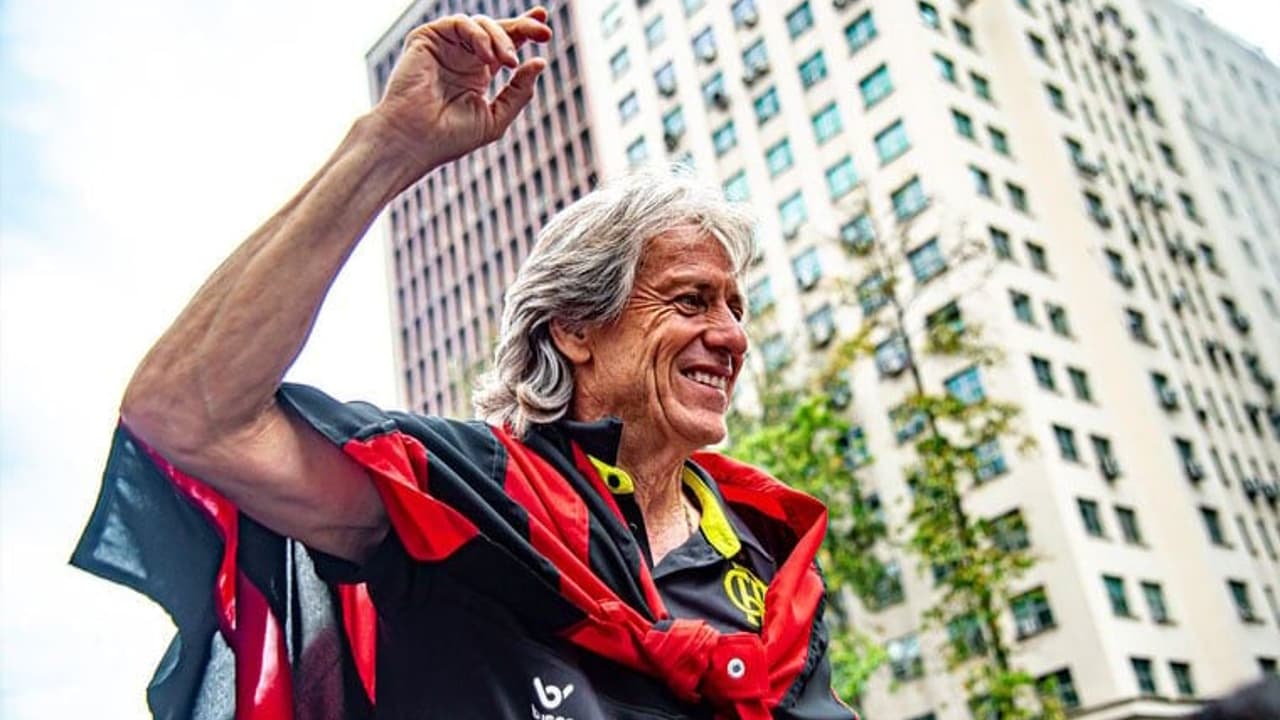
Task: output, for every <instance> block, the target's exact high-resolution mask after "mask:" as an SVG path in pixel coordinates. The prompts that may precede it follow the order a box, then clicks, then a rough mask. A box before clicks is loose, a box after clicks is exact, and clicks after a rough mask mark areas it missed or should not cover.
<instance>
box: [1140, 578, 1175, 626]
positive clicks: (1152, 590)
mask: <svg viewBox="0 0 1280 720" xmlns="http://www.w3.org/2000/svg"><path fill="white" fill-rule="evenodd" d="M1142 597H1144V598H1146V600H1147V612H1148V614H1149V615H1150V616H1151V621H1152V622H1155V623H1159V624H1161V625H1166V624H1168V623H1170V622H1172V620H1171V619H1170V618H1169V606H1168V605H1166V604H1165V601H1164V588H1162V587H1160V583H1154V582H1144V583H1142Z"/></svg>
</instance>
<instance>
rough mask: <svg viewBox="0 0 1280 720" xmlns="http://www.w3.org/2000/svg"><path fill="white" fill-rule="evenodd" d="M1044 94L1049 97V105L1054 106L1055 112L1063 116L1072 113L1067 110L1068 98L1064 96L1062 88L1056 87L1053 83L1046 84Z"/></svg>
mask: <svg viewBox="0 0 1280 720" xmlns="http://www.w3.org/2000/svg"><path fill="white" fill-rule="evenodd" d="M1044 92H1045V95H1046V96H1048V98H1049V104H1050V105H1052V106H1053V109H1054V110H1057V111H1058V112H1060V113H1063V114H1068V113H1069V112H1070V111H1069V110H1067V96H1066V95H1063V94H1062V88H1060V87H1058V86H1057V85H1054V84H1053V83H1045V84H1044Z"/></svg>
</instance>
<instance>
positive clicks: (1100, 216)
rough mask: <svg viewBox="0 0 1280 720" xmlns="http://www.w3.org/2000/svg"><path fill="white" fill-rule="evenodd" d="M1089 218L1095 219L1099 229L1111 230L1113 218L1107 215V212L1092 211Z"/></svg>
mask: <svg viewBox="0 0 1280 720" xmlns="http://www.w3.org/2000/svg"><path fill="white" fill-rule="evenodd" d="M1089 216H1090V217H1092V218H1093V221H1094V222H1096V223H1098V226H1099V227H1102V228H1105V229H1110V228H1111V216H1110V215H1108V214H1107V211H1106V210H1091V211H1090V212H1089Z"/></svg>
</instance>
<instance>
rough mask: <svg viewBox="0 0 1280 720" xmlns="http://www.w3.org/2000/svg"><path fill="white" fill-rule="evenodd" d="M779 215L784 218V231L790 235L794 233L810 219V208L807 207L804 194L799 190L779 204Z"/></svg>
mask: <svg viewBox="0 0 1280 720" xmlns="http://www.w3.org/2000/svg"><path fill="white" fill-rule="evenodd" d="M778 216H779V217H780V218H781V220H782V232H783V233H784V234H788V235H794V234H795V233H796V231H797V230H798V229H799V228H800V226H801V225H803V224H804V222H805V221H806V220H808V219H809V210H808V209H807V208H806V207H805V205H804V196H803V195H801V194H800V191H799V190H797V191H795V192H794V193H792V194H791V196H790V197H788V198H787V199H786V200H783V201H782V202H781V203H779V204H778Z"/></svg>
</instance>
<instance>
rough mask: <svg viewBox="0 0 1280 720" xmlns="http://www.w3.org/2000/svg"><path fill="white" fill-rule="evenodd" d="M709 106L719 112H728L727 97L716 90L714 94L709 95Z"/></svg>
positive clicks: (722, 92) (721, 91)
mask: <svg viewBox="0 0 1280 720" xmlns="http://www.w3.org/2000/svg"><path fill="white" fill-rule="evenodd" d="M711 104H712V105H715V106H716V107H718V108H720V109H721V110H728V109H729V96H728V95H726V94H725V93H724V91H723V90H716V91H715V92H714V93H712V94H711Z"/></svg>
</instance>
